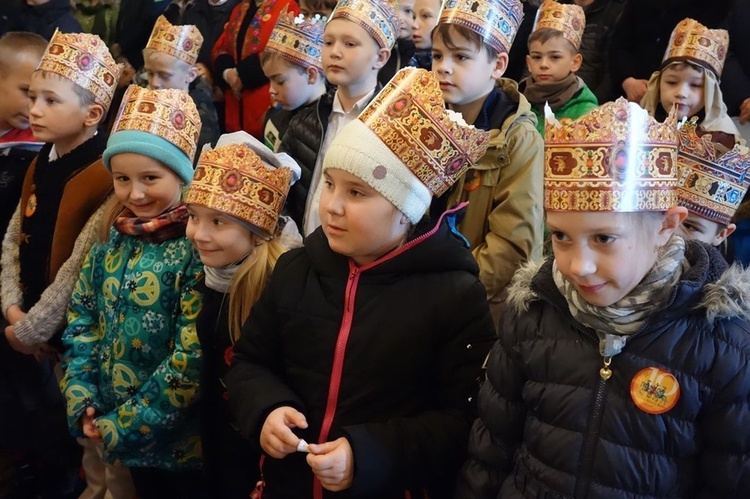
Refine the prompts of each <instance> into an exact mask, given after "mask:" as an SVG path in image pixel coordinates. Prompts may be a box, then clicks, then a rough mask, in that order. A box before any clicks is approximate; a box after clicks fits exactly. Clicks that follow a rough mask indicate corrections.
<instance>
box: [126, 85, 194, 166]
mask: <svg viewBox="0 0 750 499" xmlns="http://www.w3.org/2000/svg"><path fill="white" fill-rule="evenodd" d="M122 102H123V104H122V106H120V110H119V112H118V115H117V118H116V120H115V124H114V126H113V127H112V134H115V133H116V132H123V131H137V132H146V133H150V134H153V135H156V136H158V137H161V138H163V139H164V140H166V141H167V142H170V143H172V144H174V145H175V146H177V147H178V148H179V149H180V150H182V152H184V153H185V154H186V155H187V157H188V158H193V157H194V156H195V150H196V148H197V147H198V135H199V134H200V129H201V118H200V115H199V114H198V109H197V108H196V107H195V102H194V101H193V98H192V97H190V94H189V93H188V92H187V90H178V89H176V88H170V89H163V90H149V89H147V88H142V87H139V86H138V85H130V86H129V87H128V89H127V90H126V91H125V95H124V96H123V98H122Z"/></svg>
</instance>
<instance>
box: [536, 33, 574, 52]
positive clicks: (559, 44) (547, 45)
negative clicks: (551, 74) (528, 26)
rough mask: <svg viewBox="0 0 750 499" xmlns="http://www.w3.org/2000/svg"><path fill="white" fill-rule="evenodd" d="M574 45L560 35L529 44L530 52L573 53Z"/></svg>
mask: <svg viewBox="0 0 750 499" xmlns="http://www.w3.org/2000/svg"><path fill="white" fill-rule="evenodd" d="M573 50H574V47H573V45H572V44H571V43H570V42H569V41H568V40H566V39H565V37H564V36H563V35H562V33H560V34H559V35H555V36H553V37H551V38H549V39H547V40H544V41H542V40H534V41H532V42H530V43H529V51H534V52H564V53H566V54H567V53H572V52H573Z"/></svg>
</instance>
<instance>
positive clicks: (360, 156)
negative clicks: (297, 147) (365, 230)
mask: <svg viewBox="0 0 750 499" xmlns="http://www.w3.org/2000/svg"><path fill="white" fill-rule="evenodd" d="M329 168H336V169H338V170H343V171H345V172H347V173H350V174H352V175H354V176H355V177H357V178H359V179H360V180H362V181H363V182H364V183H366V184H367V185H369V186H370V187H372V188H373V189H375V190H376V191H377V192H378V193H380V194H381V195H382V196H383V197H384V198H386V199H387V200H388V201H390V202H391V204H393V205H394V206H395V207H396V208H398V210H399V211H401V213H403V214H404V215H406V217H407V218H408V219H409V221H411V223H413V224H416V223H417V222H419V220H420V219H421V218H422V216H424V214H425V212H426V211H427V208H429V206H430V202H431V201H432V194H431V193H430V191H429V189H427V186H425V185H424V184H423V183H422V182H421V181H420V180H419V179H418V178H417V177H416V175H414V174H413V173H412V172H411V170H409V168H408V167H407V166H406V165H405V164H404V163H403V162H402V161H401V160H400V159H399V158H398V157H397V156H396V155H395V154H393V152H392V151H391V150H390V149H389V148H388V146H387V145H385V144H384V143H383V142H382V141H381V140H380V139H379V138H378V136H377V135H375V133H373V132H372V131H371V130H370V129H369V128H368V127H367V125H365V124H364V123H362V122H361V121H359V120H354V121H352V122H351V123H349V124H348V125H346V126H345V127H344V128H343V129H342V130H341V132H339V134H338V135H336V138H335V139H334V140H333V142H332V143H331V146H330V147H329V148H328V150H327V151H326V154H325V157H324V158H323V171H324V172H325V171H326V170H328V169H329Z"/></svg>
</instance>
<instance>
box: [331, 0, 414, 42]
mask: <svg viewBox="0 0 750 499" xmlns="http://www.w3.org/2000/svg"><path fill="white" fill-rule="evenodd" d="M397 11H398V2H396V1H395V0H340V1H339V3H337V4H336V8H335V9H333V12H331V18H330V19H329V20H328V22H331V21H333V20H334V19H338V18H341V19H348V20H349V21H353V22H355V23H357V24H359V25H360V26H362V28H364V30H365V31H367V32H368V33H369V34H370V36H372V37H373V38H374V39H375V41H376V42H377V44H378V46H379V47H380V48H385V49H391V48H393V45H394V44H395V43H396V37H397V36H398V30H399V27H400V25H401V22H400V21H399V18H398V15H397V14H396V12H397Z"/></svg>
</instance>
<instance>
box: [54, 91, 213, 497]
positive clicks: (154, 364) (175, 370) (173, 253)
mask: <svg viewBox="0 0 750 499" xmlns="http://www.w3.org/2000/svg"><path fill="white" fill-rule="evenodd" d="M123 102H124V104H123V106H122V107H121V108H120V116H119V119H118V122H117V123H116V124H115V127H114V129H113V130H114V132H113V134H112V136H111V137H110V138H109V141H108V142H107V149H106V150H105V151H104V157H103V160H104V165H105V166H106V168H107V170H109V171H111V173H112V178H113V179H114V184H115V196H114V198H113V200H114V201H113V202H112V203H109V206H108V208H109V211H108V212H107V216H106V217H105V219H104V220H103V223H102V226H101V227H102V235H103V236H104V238H103V240H102V241H101V242H99V243H97V244H96V245H94V247H93V248H92V249H91V252H90V253H89V254H88V256H87V257H86V261H85V262H84V264H83V267H82V269H81V273H80V277H79V278H78V282H77V284H76V287H75V290H74V292H73V295H72V297H71V299H70V306H69V310H68V327H67V328H66V330H65V333H64V336H63V343H64V345H65V347H66V350H65V357H64V360H63V370H64V372H65V375H64V377H63V379H62V381H61V383H60V386H61V388H62V391H63V394H64V395H65V398H66V400H67V403H68V424H69V426H70V429H71V432H72V433H73V434H74V435H76V436H78V437H83V436H85V437H86V438H88V439H91V440H94V441H97V442H101V443H102V444H103V446H104V459H105V461H106V462H107V463H108V464H110V465H112V464H115V463H116V464H122V465H124V466H128V467H130V473H131V476H132V479H133V484H134V485H135V489H136V493H137V494H138V496H139V497H140V498H141V499H148V498H152V497H153V498H157V497H162V498H163V497H201V495H200V491H199V490H197V489H198V488H199V485H200V480H199V478H197V477H196V474H195V470H196V469H197V468H198V467H199V466H200V441H199V437H198V421H197V414H196V408H195V406H194V404H193V402H194V401H195V398H196V395H197V393H198V378H199V375H200V368H201V349H200V344H199V342H198V336H197V333H196V326H195V320H196V317H197V316H198V313H199V311H200V309H201V295H200V293H198V292H197V291H196V286H197V285H198V282H199V280H200V279H201V278H202V276H203V274H202V272H201V270H202V269H201V265H200V262H198V261H197V259H195V258H193V251H192V248H191V247H190V242H189V241H188V240H187V239H186V238H185V224H186V222H187V210H186V208H185V206H184V205H182V204H181V201H180V199H181V193H182V188H183V186H184V185H186V184H189V183H190V181H191V179H192V174H193V168H192V158H193V155H194V154H195V147H196V141H197V139H198V135H199V133H200V118H199V115H198V111H197V109H196V108H195V105H194V104H193V101H192V99H191V98H190V96H189V95H188V93H187V92H186V91H184V90H175V89H170V90H147V89H143V88H140V87H138V86H135V85H133V86H131V87H130V89H129V90H128V92H127V94H126V95H125V98H124V101H123Z"/></svg>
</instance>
